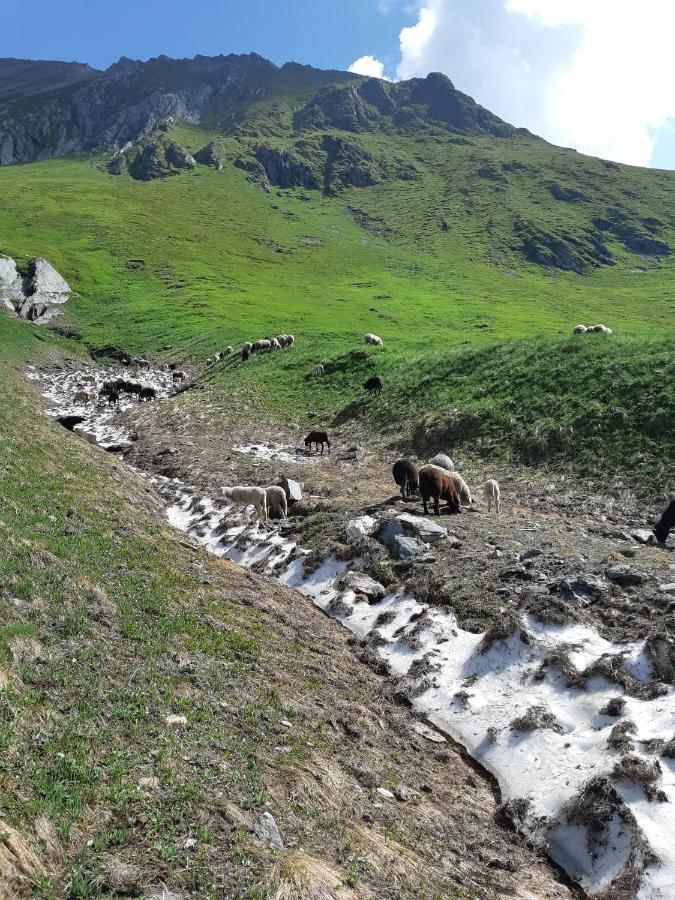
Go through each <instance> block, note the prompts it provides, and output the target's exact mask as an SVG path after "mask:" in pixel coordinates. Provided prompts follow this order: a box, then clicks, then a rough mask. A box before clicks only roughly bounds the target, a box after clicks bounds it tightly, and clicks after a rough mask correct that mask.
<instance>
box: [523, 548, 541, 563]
mask: <svg viewBox="0 0 675 900" xmlns="http://www.w3.org/2000/svg"><path fill="white" fill-rule="evenodd" d="M543 552H544V551H543V550H539V549H537V547H531V548H530V549H529V550H524V551H523V552H522V553H521V554H520V556H519V557H518V560H519V562H522V563H524V562H527V561H528V560H530V559H535V558H536V557H537V556H541V555H542V554H543Z"/></svg>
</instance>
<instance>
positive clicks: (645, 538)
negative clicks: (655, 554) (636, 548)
mask: <svg viewBox="0 0 675 900" xmlns="http://www.w3.org/2000/svg"><path fill="white" fill-rule="evenodd" d="M630 536H631V537H632V538H633V539H634V540H636V541H637V542H638V544H653V543H655V542H656V537H655V536H654V532H653V531H649V530H648V529H647V528H636V529H635V531H631V533H630Z"/></svg>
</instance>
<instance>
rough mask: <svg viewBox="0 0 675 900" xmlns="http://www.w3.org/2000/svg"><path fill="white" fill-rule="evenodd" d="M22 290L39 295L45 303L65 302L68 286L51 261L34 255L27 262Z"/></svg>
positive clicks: (68, 292)
mask: <svg viewBox="0 0 675 900" xmlns="http://www.w3.org/2000/svg"><path fill="white" fill-rule="evenodd" d="M24 292H25V293H26V294H28V295H32V296H39V297H40V299H41V300H42V301H43V302H45V303H65V302H66V300H67V299H68V295H69V294H70V286H69V285H68V283H67V281H66V280H65V278H62V277H61V275H59V273H58V272H57V271H56V269H55V268H54V266H52V265H51V263H48V262H47V260H46V259H43V258H42V257H41V256H36V257H35V259H31V261H30V262H29V263H28V275H27V277H26V282H25V285H24Z"/></svg>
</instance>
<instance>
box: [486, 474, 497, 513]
mask: <svg viewBox="0 0 675 900" xmlns="http://www.w3.org/2000/svg"><path fill="white" fill-rule="evenodd" d="M483 493H484V494H485V499H486V500H487V508H488V512H490V510H491V509H492V504H493V503H494V506H495V510H496V511H497V515H499V501H500V492H499V483H498V482H497V481H495V479H494V478H488V480H487V481H486V482H485V484H484V485H483Z"/></svg>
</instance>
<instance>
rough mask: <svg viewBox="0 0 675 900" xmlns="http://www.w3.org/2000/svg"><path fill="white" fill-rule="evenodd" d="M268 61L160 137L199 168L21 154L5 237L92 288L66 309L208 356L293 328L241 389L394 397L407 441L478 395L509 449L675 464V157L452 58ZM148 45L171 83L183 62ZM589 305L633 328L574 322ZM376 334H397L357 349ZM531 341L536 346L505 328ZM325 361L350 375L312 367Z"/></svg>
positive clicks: (248, 65)
mask: <svg viewBox="0 0 675 900" xmlns="http://www.w3.org/2000/svg"><path fill="white" fill-rule="evenodd" d="M263 63H264V61H262V60H260V59H259V58H244V62H242V63H241V66H242V67H243V69H242V70H243V71H249V70H252V69H255V71H258V70H259V69H260V67H261V66H262V67H263V69H264V71H265V72H267V76H266V77H268V79H269V83H268V84H267V86H266V88H265V89H264V90H262V89H261V90H258V92H257V93H256V94H255V96H251V92H245V93H244V95H242V96H241V97H240V99H239V100H238V101H237V102H235V101H233V100H232V99H231V98H230V100H228V102H227V104H225V106H223V107H221V108H215V107H214V108H212V110H211V112H209V113H208V114H205V116H204V118H203V121H202V122H201V124H200V125H187V124H183V123H180V122H172V123H168V124H165V125H163V126H162V128H161V130H160V131H157V132H155V133H154V134H153V135H151V136H150V137H148V138H145V139H143V141H141V142H140V144H139V145H138V146H139V147H140V148H143V147H148V146H161V147H162V148H164V147H166V145H167V144H172V145H173V144H175V145H176V146H178V147H179V148H181V149H182V150H184V151H185V152H187V153H189V154H192V155H193V156H196V157H197V159H198V160H203V161H202V162H200V163H199V164H197V165H196V166H194V168H189V169H185V170H181V169H177V168H175V167H173V166H172V165H170V164H168V163H166V164H165V163H164V162H162V168H161V169H160V171H161V173H163V174H165V173H167V172H173V173H174V174H172V175H171V176H170V177H160V178H151V179H150V180H148V181H136V180H134V179H133V178H132V177H131V176H130V175H129V174H128V171H127V164H126V162H125V158H120V157H118V159H121V163H120V168H119V171H121V172H122V174H120V175H117V176H114V175H111V174H109V173H108V169H107V166H108V163H109V160H110V155H109V154H107V153H106V154H102V155H99V156H96V157H83V158H76V159H68V160H52V161H48V162H46V161H45V162H40V163H32V164H29V165H23V166H10V167H4V168H0V251H4V252H6V253H9V254H10V255H12V256H14V257H15V258H17V259H18V260H19V261H21V259H23V258H25V257H30V256H33V255H36V254H40V255H43V256H46V257H47V258H48V259H50V261H51V262H52V263H53V264H54V265H56V267H57V268H58V269H59V270H60V271H62V272H63V273H64V275H65V277H66V278H67V280H68V281H69V282H70V283H71V285H73V286H74V288H75V289H76V290H77V292H78V295H77V296H75V297H74V298H73V299H72V300H71V301H70V302H69V303H68V305H67V307H66V308H65V315H64V317H63V318H62V319H61V320H60V323H61V325H69V326H72V327H73V328H75V329H76V331H77V333H78V334H79V335H80V337H81V338H82V341H83V344H84V345H86V346H89V347H94V346H100V345H103V344H107V343H114V344H118V345H120V346H123V347H124V348H125V349H128V350H130V351H132V352H136V353H150V354H154V355H156V356H158V357H167V356H173V358H176V359H184V358H186V356H190V357H192V358H194V359H195V360H203V359H205V357H206V356H208V355H209V354H210V353H212V352H213V351H214V350H218V349H222V348H223V347H224V346H226V345H227V344H232V345H233V346H240V345H241V343H242V342H243V341H245V340H248V339H251V340H255V339H256V338H258V337H262V336H265V335H267V334H269V333H277V332H282V331H285V332H292V333H294V334H295V335H296V339H297V340H296V349H295V350H294V352H293V353H292V354H283V355H281V356H277V355H272V356H269V357H265V358H260V357H257V358H254V360H252V361H251V363H250V364H249V365H248V366H247V367H243V368H242V367H241V366H239V365H235V364H234V362H231V363H229V364H228V365H227V366H224V367H221V369H222V373H224V374H217V375H216V385H217V388H218V390H219V391H223V392H225V391H227V390H228V389H230V388H232V389H237V390H242V391H255V392H262V394H263V395H264V398H265V402H266V403H268V404H276V406H277V407H278V408H279V410H280V411H282V410H283V411H284V412H285V414H288V412H289V411H290V414H292V415H294V416H297V418H298V419H299V420H300V422H301V423H302V424H303V427H304V424H306V423H310V422H311V421H312V420H313V419H314V418H315V417H317V416H320V417H322V418H323V419H324V420H325V421H328V422H334V423H335V422H337V423H339V422H344V421H350V420H352V419H354V418H357V419H359V418H361V419H366V420H368V421H369V422H370V423H372V424H377V425H378V427H385V428H386V427H387V423H388V421H390V420H391V417H392V410H397V411H399V415H400V414H404V416H405V421H404V422H403V423H401V426H402V431H403V432H404V433H405V434H406V435H407V436H408V438H409V439H410V440H412V434H413V432H414V431H415V429H416V428H417V426H418V425H419V423H420V421H422V420H423V419H424V418H426V417H427V416H430V415H431V416H433V417H436V418H438V419H443V418H444V417H447V416H455V415H456V414H457V411H456V409H455V407H458V406H459V413H458V414H459V415H460V417H461V416H469V417H470V416H471V415H473V413H474V411H475V410H476V409H477V408H479V410H480V415H479V417H480V419H481V424H480V425H478V426H476V425H474V426H472V429H470V430H469V432H466V430H464V429H460V431H459V433H458V434H457V435H456V436H455V439H456V440H460V441H464V442H466V444H467V445H468V446H473V447H475V446H476V440H475V439H476V438H480V442H479V443H478V446H479V447H482V451H481V452H484V453H485V454H486V455H489V454H490V453H494V452H500V453H502V452H503V453H513V454H514V455H515V457H516V458H517V459H520V460H522V459H524V460H527V461H534V460H535V459H537V460H543V459H546V458H547V457H548V456H551V455H553V456H554V457H555V459H556V460H557V461H558V462H556V464H559V462H560V461H561V460H563V459H565V458H576V459H577V461H580V460H583V465H584V467H586V465H587V462H588V460H589V459H591V458H593V457H594V456H595V458H596V459H597V458H598V454H599V453H600V451H601V449H602V447H603V446H609V447H611V448H612V449H611V461H612V464H616V465H617V466H619V467H620V468H621V469H623V470H625V469H626V468H629V467H630V466H632V465H635V464H640V465H643V466H644V478H645V481H649V479H651V478H652V476H656V475H657V474H658V477H659V478H660V479H665V480H666V481H667V479H668V478H669V477H670V476H669V475H668V472H669V468H668V463H667V459H668V453H667V452H664V451H668V449H669V448H670V446H671V445H670V443H669V441H670V440H671V438H670V437H669V435H672V431H673V430H674V429H671V428H670V427H669V426H670V423H671V422H672V419H673V406H672V394H671V391H670V388H669V387H668V385H669V383H672V379H671V378H670V373H671V371H672V367H671V363H670V359H669V350H670V347H671V346H672V338H673V334H674V332H675V301H674V300H673V285H674V283H675V273H674V266H675V260H674V256H673V253H672V252H671V248H675V218H674V216H673V212H672V210H673V208H674V206H673V200H674V199H675V174H673V173H669V172H659V171H647V170H640V169H636V168H632V167H628V166H618V165H615V164H613V163H607V162H604V161H602V160H596V159H591V158H589V157H584V156H581V155H580V154H577V153H575V152H574V151H571V150H564V149H561V148H557V147H553V146H551V145H549V144H547V143H546V142H544V141H542V140H540V139H539V138H535V137H534V136H532V135H529V134H528V133H524V132H522V131H518V130H516V129H513V128H511V127H510V126H508V125H507V124H506V123H503V122H501V121H500V120H499V119H497V118H496V117H492V116H491V115H490V114H489V113H488V112H487V111H486V110H482V109H481V108H480V107H477V106H476V105H475V104H473V101H471V100H470V98H467V97H465V96H464V95H462V94H459V93H458V92H456V91H454V89H453V88H452V86H451V85H450V82H449V81H447V79H444V78H442V77H441V76H430V77H429V78H428V79H417V80H413V81H411V82H403V83H401V84H400V85H394V86H392V85H385V84H383V83H381V82H377V81H375V80H373V79H353V78H348V77H347V76H342V75H340V76H338V74H336V73H318V72H317V70H308V69H306V68H304V67H301V66H294V65H289V66H285V67H284V68H283V69H281V70H275V69H274V67H272V68H270V69H269V71H268V68H269V66H268V68H265V67H264V66H263ZM126 65H127V63H120V66H121V67H122V69H124V67H125V66H126ZM139 65H140V64H131V63H129V64H128V66H129V67H130V70H131V71H132V75H133V78H139V79H140V78H141V76H142V78H143V79H148V78H150V81H152V83H153V84H159V83H160V81H162V79H163V81H162V83H166V84H169V82H170V85H173V86H174V87H175V84H174V82H176V79H179V78H180V77H185V75H184V73H183V74H182V75H181V72H182V70H181V69H180V65H179V64H178V63H174V62H173V61H162V60H161V59H160V60H159V61H154V63H153V67H151V68H150V69H148V70H145V69H143V70H142V71H141V73H140V75H139V74H138V66H139ZM237 65H239V63H237ZM210 66H211V63H210V62H209V61H204V62H203V63H202V62H200V63H199V65H197V68H196V69H194V70H193V69H190V79H192V81H190V83H189V85H188V86H189V87H191V88H194V87H195V85H196V84H197V81H198V78H200V77H203V76H202V75H200V74H199V72H200V70H201V68H204V69H206V70H208V71H210V68H209V67H210ZM200 67H201V68H200ZM134 73H136V74H134ZM130 77H131V76H130ZM347 78H348V80H346V81H345V79H347ZM153 79H154V81H153ZM167 79H168V81H167ZM195 79H196V80H195ZM143 83H145V82H143ZM176 83H177V82H176ZM72 90H75V88H73V89H72ZM205 147H207V148H209V152H208V153H207V154H206V155H203V154H200V152H199V151H200V150H203V149H204V148H205ZM161 152H162V153H163V152H164V150H163V149H162V150H161ZM204 161H206V162H210V164H209V165H207V164H205V162H204ZM579 322H583V323H587V324H591V323H594V322H604V323H605V324H607V325H609V326H610V327H611V328H612V329H613V330H614V335H613V337H612V339H611V340H610V341H609V342H608V341H606V340H604V338H602V337H601V336H589V337H585V338H581V339H580V340H577V341H575V342H574V343H573V342H572V341H571V339H570V338H569V335H570V332H571V329H572V327H573V326H574V325H576V324H577V323H579ZM366 331H374V332H376V333H378V334H380V335H381V336H382V337H383V338H384V340H385V349H384V351H383V352H381V353H373V352H371V351H368V356H367V357H366V361H365V362H364V360H363V359H362V358H360V357H357V358H356V359H352V358H349V357H346V356H345V354H349V353H350V351H352V350H362V349H363V344H362V336H363V334H364V332H366ZM514 338H515V339H527V340H528V341H529V340H531V339H533V338H536V342H535V343H532V344H528V343H520V344H519V343H516V344H513V345H504V346H500V347H498V349H497V350H492V349H490V348H492V347H493V346H494V345H495V344H497V343H499V342H503V341H507V340H509V341H510V340H511V339H514ZM659 341H660V342H661V343H659ZM654 342H656V343H654ZM460 345H465V346H464V348H463V351H462V352H459V351H460V349H461V346H460ZM473 348H476V352H475V353H474V350H473ZM580 359H582V360H583V361H584V365H583V367H581V368H579V367H577V362H578V361H579V360H580ZM491 360H494V366H492V367H491V362H490V361H491ZM549 360H550V365H549ZM317 362H324V363H330V365H329V366H327V368H328V370H329V372H333V374H328V375H327V377H326V378H324V379H321V380H318V381H317V380H312V379H309V378H307V373H308V372H309V370H310V369H311V367H312V366H313V365H314V364H315V363H317ZM365 370H368V371H369V372H378V373H379V374H381V375H382V376H383V377H384V378H385V381H386V393H387V396H388V397H389V398H390V400H389V401H383V403H382V406H381V408H380V411H377V410H376V409H373V408H371V407H370V406H368V405H364V404H363V403H362V402H361V401H362V395H361V376H362V374H363V372H364V371H365ZM466 373H473V374H466ZM611 373H616V375H617V377H614V376H613V375H612V374H611ZM458 379H459V380H458ZM522 385H531V386H532V391H533V392H534V394H533V395H530V394H529V393H528V390H527V389H525V390H522V389H521V386H522ZM481 398H483V399H481ZM594 402H597V403H598V404H599V406H600V407H601V409H602V411H603V412H602V413H601V414H600V415H599V416H595V417H594V415H593V414H592V412H591V410H592V404H593V403H594ZM488 408H489V409H488ZM636 410H637V411H638V412H639V415H638V414H637V412H636ZM659 410H662V412H659ZM596 419H598V421H596ZM514 421H515V422H517V423H520V424H519V425H518V427H516V426H515V425H514V424H513V423H514ZM558 429H561V434H562V436H560V434H558V435H557V436H556V434H557V430H558ZM399 430H400V429H399ZM542 433H545V434H546V435H547V436H546V437H541V434H542ZM623 433H625V434H627V435H628V439H627V440H624V439H623V438H622V437H621V435H622V434H623ZM450 437H451V436H450V435H448V436H447V438H448V439H450ZM440 439H441V438H440V436H439V440H440Z"/></svg>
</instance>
